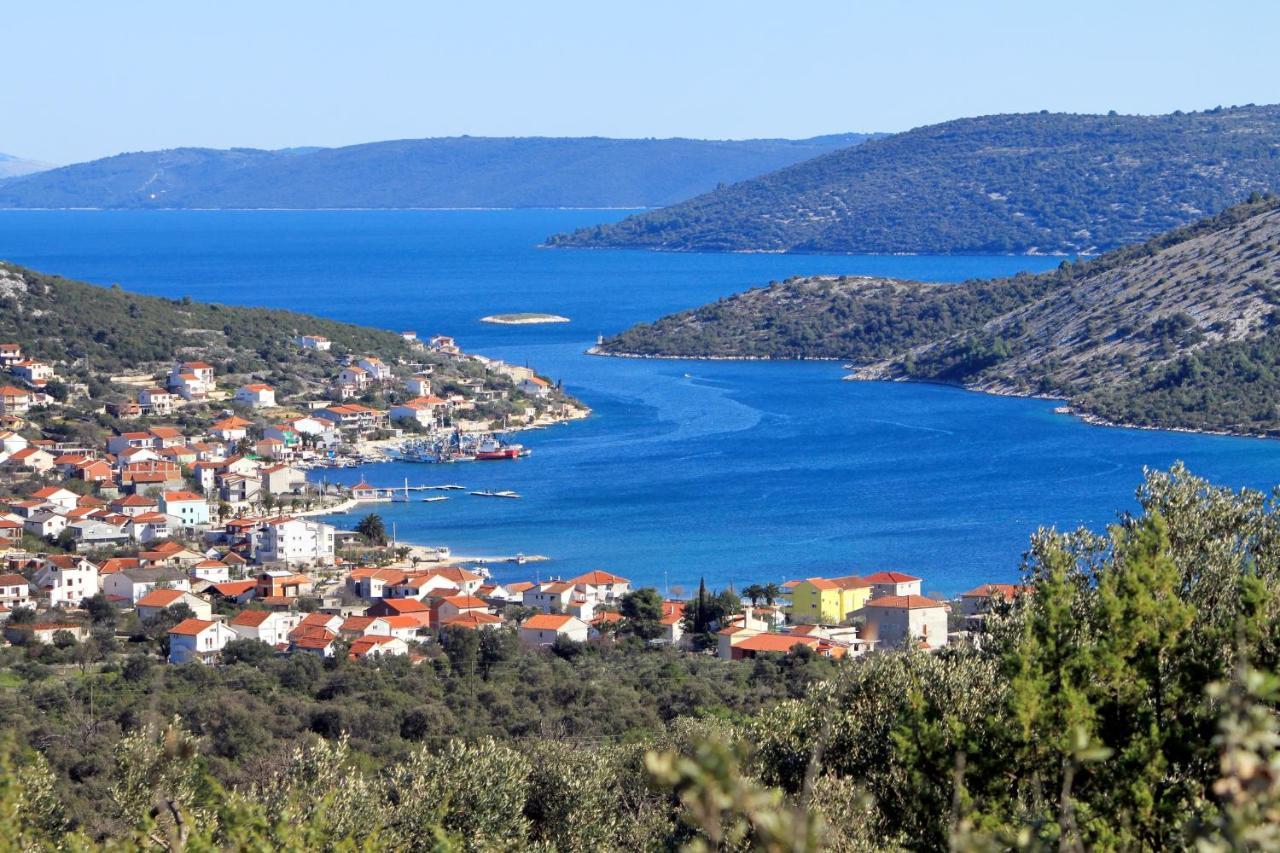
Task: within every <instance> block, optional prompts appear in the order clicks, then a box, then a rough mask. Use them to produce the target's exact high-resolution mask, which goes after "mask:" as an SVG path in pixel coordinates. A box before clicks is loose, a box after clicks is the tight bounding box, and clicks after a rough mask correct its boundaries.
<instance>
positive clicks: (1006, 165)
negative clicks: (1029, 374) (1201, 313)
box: [548, 106, 1280, 254]
mask: <svg viewBox="0 0 1280 853" xmlns="http://www.w3.org/2000/svg"><path fill="white" fill-rule="evenodd" d="M1278 188H1280V106H1265V107H1253V106H1249V107H1233V108H1231V109H1222V108H1218V109H1214V110H1210V111H1207V112H1199V113H1174V114H1172V115H1164V116H1121V115H1105V116H1102V115H1065V114H1049V113H1032V114H1022V115H998V116H983V117H979V118H967V119H960V120H958V121H951V122H946V123H944V124H937V125H931V126H928V127H921V128H917V129H915V130H912V131H908V132H906V133H899V134H895V135H893V136H888V137H884V138H881V139H876V140H872V141H870V142H868V143H866V144H865V145H860V146H858V147H857V148H848V149H844V150H841V151H836V152H833V153H831V154H827V155H824V156H821V157H817V158H815V159H813V160H810V161H807V162H804V163H799V164H797V165H795V166H791V167H789V168H785V169H781V170H779V171H776V172H773V173H771V174H768V175H764V176H762V177H758V178H753V179H751V180H747V181H743V182H741V183H737V184H734V185H732V186H728V187H723V188H720V189H716V190H714V191H712V192H708V193H706V194H704V195H701V196H698V197H697V198H694V199H691V200H689V201H686V202H683V203H681V204H677V205H673V206H671V207H668V208H664V209H662V210H657V211H651V212H647V213H643V214H639V215H636V216H632V217H629V218H627V219H624V220H622V221H621V222H618V223H616V224H610V225H601V226H596V227H592V228H584V229H582V230H579V231H577V232H574V233H572V234H561V235H556V236H554V237H551V238H550V239H549V240H548V243H549V244H550V245H553V246H566V247H575V246H582V247H620V248H648V249H661V250H669V251H771V252H839V253H846V252H848V253H855V254H858V253H896V252H913V253H921V254H964V253H974V254H985V253H1026V252H1040V253H1063V254H1076V253H1093V252H1097V251H1100V250H1107V249H1110V248H1114V247H1118V246H1122V245H1127V244H1131V243H1134V242H1138V241H1141V240H1145V239H1147V238H1149V237H1151V236H1153V235H1155V234H1159V233H1161V232H1163V231H1166V230H1168V229H1170V228H1175V227H1178V226H1180V225H1184V224H1188V223H1190V222H1193V221H1195V220H1197V219H1199V218H1200V217H1203V216H1205V215H1207V214H1210V213H1213V212H1215V211H1218V210H1221V209H1223V208H1224V207H1226V206H1228V205H1230V204H1234V203H1236V202H1239V201H1242V200H1244V199H1245V198H1246V197H1248V195H1249V194H1250V193H1251V192H1253V191H1259V192H1266V191H1269V190H1275V189H1278Z"/></svg>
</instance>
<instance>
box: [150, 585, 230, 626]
mask: <svg viewBox="0 0 1280 853" xmlns="http://www.w3.org/2000/svg"><path fill="white" fill-rule="evenodd" d="M179 604H185V605H187V607H190V608H191V613H192V614H193V615H194V616H195V617H196V618H197V619H208V618H209V617H210V616H212V615H213V607H212V605H210V604H209V602H207V601H205V600H204V599H203V598H201V597H199V596H198V595H192V594H191V593H189V592H186V591H184V590H181V589H153V590H151V592H149V593H147V594H146V595H144V596H142V598H139V599H138V603H137V604H135V605H134V609H135V610H136V611H137V612H138V618H139V619H141V620H142V621H143V622H150V621H151V620H152V619H155V618H156V617H157V616H159V615H160V614H161V613H163V612H164V611H166V610H168V609H169V608H170V607H177V606H178V605H179Z"/></svg>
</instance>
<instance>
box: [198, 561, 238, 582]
mask: <svg viewBox="0 0 1280 853" xmlns="http://www.w3.org/2000/svg"><path fill="white" fill-rule="evenodd" d="M188 571H189V574H190V576H191V579H192V580H201V581H208V582H209V583H226V582H227V581H229V580H231V567H230V566H228V565H227V564H226V563H224V562H222V561H221V560H201V561H200V562H198V563H196V564H195V565H194V566H192V567H191V568H190V569H189V570H188Z"/></svg>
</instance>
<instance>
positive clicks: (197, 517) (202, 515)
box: [160, 491, 209, 527]
mask: <svg viewBox="0 0 1280 853" xmlns="http://www.w3.org/2000/svg"><path fill="white" fill-rule="evenodd" d="M160 508H161V510H162V511H163V512H164V514H165V515H172V516H173V517H174V518H176V519H178V521H179V522H181V523H182V526H183V527H193V526H195V525H197V524H208V523H209V502H208V501H206V500H205V499H204V495H198V494H196V493H195V492H185V491H175V492H163V493H162V494H161V495H160Z"/></svg>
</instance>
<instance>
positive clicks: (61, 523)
mask: <svg viewBox="0 0 1280 853" xmlns="http://www.w3.org/2000/svg"><path fill="white" fill-rule="evenodd" d="M22 526H23V527H24V528H25V529H26V531H27V532H28V533H30V534H31V535H32V536H39V537H40V538H41V539H57V538H58V534H60V533H61V532H62V531H63V530H65V529H66V527H67V517H66V516H65V515H58V514H57V513H54V512H50V511H48V510H41V511H38V512H35V513H33V514H32V515H30V516H28V517H27V519H26V520H25V521H23V522H22Z"/></svg>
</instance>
